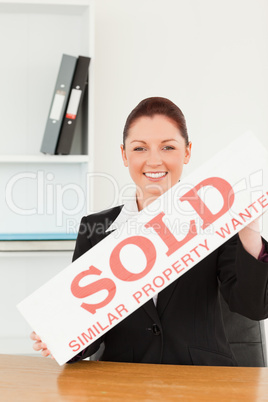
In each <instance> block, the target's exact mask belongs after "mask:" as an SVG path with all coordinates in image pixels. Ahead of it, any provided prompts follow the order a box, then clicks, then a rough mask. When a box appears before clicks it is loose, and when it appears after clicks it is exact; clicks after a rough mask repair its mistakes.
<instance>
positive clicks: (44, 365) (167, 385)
mask: <svg viewBox="0 0 268 402" xmlns="http://www.w3.org/2000/svg"><path fill="white" fill-rule="evenodd" d="M0 373H1V380H0V400H1V402H2V401H3V402H13V401H20V402H21V401H27V402H31V401H35V402H39V401H53V402H54V401H76V402H77V401H78V402H80V401H88V400H97V401H120V400H124V401H155V400H160V401H174V400H177V399H179V400H181V401H206V402H208V401H213V402H215V401H216V402H220V401H228V402H229V401H267V400H268V368H241V367H200V366H199V367H198V366H167V365H155V364H130V363H108V362H88V361H84V362H80V363H76V364H72V365H65V366H61V367H60V366H58V364H57V363H56V362H55V361H54V360H52V359H50V358H43V357H25V356H14V355H0Z"/></svg>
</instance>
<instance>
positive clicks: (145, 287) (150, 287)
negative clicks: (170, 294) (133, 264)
mask: <svg viewBox="0 0 268 402" xmlns="http://www.w3.org/2000/svg"><path fill="white" fill-rule="evenodd" d="M142 290H143V291H144V293H145V294H146V296H149V294H148V292H149V290H151V291H152V292H153V293H154V292H155V290H154V288H152V285H150V283H147V284H146V285H145V286H143V288H142Z"/></svg>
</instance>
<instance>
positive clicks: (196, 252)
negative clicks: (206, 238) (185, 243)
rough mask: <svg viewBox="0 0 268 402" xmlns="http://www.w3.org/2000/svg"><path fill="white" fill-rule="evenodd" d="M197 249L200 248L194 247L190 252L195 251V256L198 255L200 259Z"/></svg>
mask: <svg viewBox="0 0 268 402" xmlns="http://www.w3.org/2000/svg"><path fill="white" fill-rule="evenodd" d="M197 247H198V246H196V247H194V248H193V249H192V250H190V253H191V252H192V251H194V252H195V254H196V255H197V257H200V254H199V253H198V251H196V249H197Z"/></svg>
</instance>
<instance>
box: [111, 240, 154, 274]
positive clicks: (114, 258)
mask: <svg viewBox="0 0 268 402" xmlns="http://www.w3.org/2000/svg"><path fill="white" fill-rule="evenodd" d="M127 244H134V245H136V246H138V247H139V248H140V249H141V250H142V251H143V252H144V254H145V256H146V259H147V265H146V267H145V269H144V270H143V271H142V272H140V273H138V274H133V272H130V271H128V270H127V269H126V268H125V267H124V266H123V265H122V263H121V260H120V251H121V250H122V248H123V247H125V246H126V245H127ZM155 260H156V250H155V247H154V245H153V243H152V242H151V241H150V240H149V239H147V238H146V237H143V236H132V237H129V238H127V239H124V240H122V241H121V242H120V243H119V244H117V246H115V248H114V249H113V251H112V253H111V256H110V267H111V270H112V272H113V274H114V275H115V276H116V277H117V278H118V279H120V280H121V281H125V282H132V281H137V280H138V279H141V278H143V277H144V276H146V275H147V274H148V272H150V271H151V269H152V268H153V266H154V263H155Z"/></svg>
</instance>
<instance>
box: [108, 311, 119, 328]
mask: <svg viewBox="0 0 268 402" xmlns="http://www.w3.org/2000/svg"><path fill="white" fill-rule="evenodd" d="M107 318H108V320H109V324H110V325H112V323H113V321H114V320H118V318H117V317H116V316H115V315H113V314H111V313H108V315H107Z"/></svg>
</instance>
